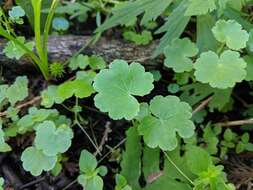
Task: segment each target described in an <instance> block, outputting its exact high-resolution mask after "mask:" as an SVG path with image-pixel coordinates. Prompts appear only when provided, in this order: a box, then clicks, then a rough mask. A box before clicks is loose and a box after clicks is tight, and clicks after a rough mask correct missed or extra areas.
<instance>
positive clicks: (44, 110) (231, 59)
mask: <svg viewBox="0 0 253 190" xmlns="http://www.w3.org/2000/svg"><path fill="white" fill-rule="evenodd" d="M49 2H50V3H48V1H46V0H45V1H42V0H31V1H29V2H28V3H27V2H24V1H22V0H19V1H17V3H18V6H13V7H12V9H11V10H9V11H8V13H6V11H4V10H3V9H1V13H0V22H1V25H0V35H1V36H3V37H5V38H6V39H8V40H9V42H8V43H7V44H6V47H5V48H4V50H3V52H4V53H5V55H6V56H7V57H9V58H11V59H20V58H21V57H23V56H28V57H29V58H31V59H32V60H33V62H34V63H35V64H36V66H37V67H38V68H39V69H40V70H41V72H42V74H43V76H44V78H45V79H46V80H49V79H57V78H61V77H62V76H65V75H66V73H67V72H71V73H73V74H74V77H72V78H71V79H69V80H66V81H64V82H62V83H61V84H58V85H56V84H54V83H49V85H48V86H47V88H46V89H43V91H42V92H41V93H40V95H39V96H38V97H34V98H33V99H32V100H34V101H39V100H41V102H40V105H39V106H37V107H36V106H31V107H30V108H29V109H28V111H27V112H24V111H22V108H24V107H26V106H27V104H25V103H26V102H27V100H30V97H29V94H30V93H29V80H28V78H27V77H26V76H19V77H17V78H16V80H15V81H14V82H13V83H12V84H0V111H1V112H0V152H9V151H11V150H12V147H11V146H10V145H9V144H8V140H9V139H10V138H15V137H16V136H17V135H27V134H34V137H33V143H32V144H31V145H29V146H28V147H26V148H25V149H24V150H22V153H21V155H20V160H21V161H22V165H23V168H24V170H25V171H27V172H30V173H31V174H32V175H33V176H39V175H41V174H42V173H43V172H51V174H52V175H55V176H57V175H59V173H60V172H61V170H62V168H63V163H64V162H65V161H66V160H67V159H68V158H66V155H67V154H66V152H67V151H68V150H69V148H70V147H71V144H72V140H73V138H74V136H75V134H74V131H75V128H78V129H77V130H81V131H83V132H84V135H85V138H88V139H89V140H90V141H91V144H92V146H94V148H95V151H96V153H95V154H92V153H90V152H89V151H88V150H86V147H83V150H82V151H81V152H80V159H79V169H80V172H79V176H78V177H77V181H78V183H79V184H80V185H81V186H82V187H83V189H86V190H102V189H103V186H104V182H103V177H104V176H105V175H107V173H108V171H107V168H106V167H105V166H102V165H101V161H102V160H103V159H104V158H105V157H102V158H101V160H97V158H98V157H96V155H97V152H100V150H99V148H98V147H97V145H96V143H94V142H93V141H92V139H91V137H90V136H89V134H88V133H87V132H86V130H85V125H86V122H87V121H86V118H85V117H84V116H83V115H82V114H81V113H82V111H83V110H84V109H86V108H87V107H86V105H85V103H84V102H83V101H81V100H83V99H86V100H94V106H95V107H96V110H97V111H98V112H102V113H104V114H107V115H108V117H109V118H110V119H111V120H123V119H124V120H127V121H129V125H131V127H129V129H128V130H127V132H126V139H125V140H126V141H125V150H124V151H123V153H122V159H121V160H120V166H121V169H119V171H117V172H115V173H114V174H115V184H116V185H115V190H131V189H133V190H141V189H143V190H157V189H161V190H163V189H164V190H165V189H176V190H190V189H194V190H235V186H234V185H233V184H232V183H230V182H229V181H228V179H227V175H226V173H225V171H224V166H222V164H221V161H222V160H223V159H226V158H227V157H228V155H229V152H230V151H234V152H235V153H237V154H239V153H241V152H244V151H252V150H253V144H252V142H251V141H250V132H247V131H246V130H248V129H250V128H251V127H252V126H249V125H248V126H243V127H242V129H241V131H242V133H236V132H235V131H233V129H229V128H227V129H224V128H223V126H224V125H225V126H226V125H227V123H226V122H225V123H224V122H220V123H215V122H213V121H212V120H211V119H210V117H207V116H208V114H210V113H216V114H223V113H227V112H229V111H232V110H234V109H235V108H236V106H235V105H234V102H235V100H234V99H233V96H232V94H233V92H234V89H235V86H236V85H237V84H238V83H239V85H240V84H241V85H242V84H244V83H245V84H246V85H248V86H249V87H250V88H252V80H253V77H252V76H253V57H252V53H253V48H252V44H253V30H252V28H253V25H252V24H251V23H250V21H251V19H252V15H251V14H250V13H248V12H247V9H246V8H247V6H248V5H249V4H250V3H252V1H251V0H159V3H157V2H158V0H135V1H117V0H101V1H99V0H98V1H85V2H83V1H77V2H74V3H70V2H66V3H64V4H60V5H59V6H58V7H57V5H58V4H59V1H58V0H53V1H52V2H51V1H49ZM29 6H30V8H32V10H33V12H32V13H31V12H29V11H28V10H29V9H27V7H29ZM94 13H95V18H96V21H97V23H96V24H97V29H96V31H95V35H94V36H95V38H94V39H97V38H99V37H100V36H101V35H102V33H103V32H104V31H106V30H108V29H111V28H113V27H116V26H119V27H121V32H122V37H123V38H124V39H125V40H127V41H130V42H132V43H135V44H136V45H148V44H150V43H152V41H154V40H153V39H155V38H158V37H157V36H161V35H162V37H161V39H160V42H159V43H158V45H157V47H156V50H155V52H154V54H153V55H151V56H152V57H153V58H154V61H155V57H157V56H160V55H161V54H162V55H164V62H163V65H162V66H163V70H164V72H166V73H170V74H171V75H172V78H171V80H167V79H165V78H164V74H163V73H161V72H160V71H159V70H148V69H147V68H145V67H144V66H143V65H142V64H141V63H138V61H137V62H135V61H133V62H131V63H128V62H127V61H125V60H121V59H116V60H114V61H112V62H111V63H109V64H107V63H106V61H104V59H103V58H102V57H100V56H97V55H91V56H88V55H84V54H81V53H78V54H76V55H74V56H73V57H71V58H70V59H69V60H67V61H66V62H65V63H55V62H52V63H50V61H49V58H48V49H47V41H48V36H49V32H50V30H51V26H52V28H53V30H55V31H58V32H59V33H61V32H63V31H67V30H68V28H69V27H70V26H71V20H72V19H77V20H78V21H79V22H84V21H85V20H86V19H87V17H88V16H89V14H92V17H94ZM25 15H26V16H27V17H28V18H29V21H30V23H31V25H32V26H33V28H34V32H35V39H34V41H29V42H27V40H26V39H25V38H24V37H23V36H17V35H16V33H15V30H14V29H13V26H15V25H20V24H23V23H24V16H25ZM31 15H33V16H34V17H32V16H31ZM54 15H55V16H54ZM102 15H106V16H107V17H106V19H105V21H104V22H102ZM43 17H45V18H44V21H43ZM158 18H161V19H162V18H163V19H164V18H166V19H164V24H163V25H162V26H160V25H159V22H158V21H157V20H158ZM68 19H69V20H68ZM42 23H44V25H42ZM189 23H190V24H195V25H196V31H193V32H192V31H191V32H188V33H187V32H185V31H187V30H188V29H187V26H188V24H189ZM42 26H43V28H42ZM139 29H141V30H139ZM34 47H35V49H34ZM66 71H67V72H66ZM166 80H167V81H166ZM164 81H165V84H166V86H167V89H166V90H167V91H166V92H165V93H162V94H159V93H157V91H156V90H155V88H156V85H157V84H158V83H160V82H164ZM153 92H155V94H154V93H153ZM250 95H251V94H250ZM250 95H249V96H250ZM70 100H73V101H70ZM30 101H31V100H30ZM68 101H69V102H71V103H69V102H68ZM202 101H203V102H204V103H205V104H202V103H203V102H202ZM67 102H68V104H67ZM201 102H202V103H201ZM33 103H34V102H33V101H32V103H31V104H33ZM31 104H30V103H29V105H31ZM199 104H200V106H197V105H199ZM57 105H61V106H63V107H64V108H65V109H67V110H68V111H69V112H70V113H71V114H69V115H68V116H66V115H64V114H63V113H62V112H61V110H60V109H59V108H58V106H57ZM203 105H204V106H203ZM205 107H206V108H205ZM56 108H58V109H56ZM193 108H195V109H193ZM21 111H22V112H21ZM243 115H244V116H245V117H252V115H253V113H252V111H251V108H250V107H248V109H247V110H244V113H243ZM112 130H113V129H112ZM112 151H113V150H112ZM161 155H162V156H161ZM38 163H39V164H38ZM140 179H141V180H140ZM140 181H141V182H142V183H140ZM3 184H4V182H3V179H2V178H0V189H1V186H2V185H3Z"/></svg>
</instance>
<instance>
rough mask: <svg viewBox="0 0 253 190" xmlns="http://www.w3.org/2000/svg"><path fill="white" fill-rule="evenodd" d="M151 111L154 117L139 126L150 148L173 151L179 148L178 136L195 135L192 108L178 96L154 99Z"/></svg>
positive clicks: (187, 136) (145, 119)
mask: <svg viewBox="0 0 253 190" xmlns="http://www.w3.org/2000/svg"><path fill="white" fill-rule="evenodd" d="M150 111H151V113H152V115H149V116H147V117H145V118H144V119H143V120H142V121H141V122H140V124H139V126H138V131H139V134H140V135H142V136H143V138H144V142H145V143H146V144H147V145H148V146H149V147H151V148H156V147H159V148H161V149H162V150H170V151H171V150H174V149H175V148H176V147H177V144H178V143H177V134H178V135H179V136H180V137H182V138H189V137H191V136H192V135H193V134H194V128H195V127H194V124H193V122H192V121H191V120H190V118H191V116H192V113H191V107H190V106H189V105H188V104H187V103H185V102H181V101H180V99H179V98H177V97H176V96H166V97H163V96H156V97H154V98H153V99H152V100H151V102H150Z"/></svg>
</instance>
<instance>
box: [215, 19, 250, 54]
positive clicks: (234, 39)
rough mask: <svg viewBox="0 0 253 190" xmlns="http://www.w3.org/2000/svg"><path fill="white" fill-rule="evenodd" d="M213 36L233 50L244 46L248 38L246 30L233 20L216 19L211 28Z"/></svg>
mask: <svg viewBox="0 0 253 190" xmlns="http://www.w3.org/2000/svg"><path fill="white" fill-rule="evenodd" d="M212 32H213V34H214V36H215V38H216V39H217V40H218V41H219V42H221V43H226V45H227V46H228V47H229V48H230V49H233V50H240V49H242V48H245V47H246V43H247V41H248V39H249V34H248V32H247V31H245V30H242V26H241V25H240V24H239V23H237V22H236V21H235V20H228V21H225V20H218V21H217V22H216V24H215V26H214V27H213V29H212Z"/></svg>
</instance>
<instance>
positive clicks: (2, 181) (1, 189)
mask: <svg viewBox="0 0 253 190" xmlns="http://www.w3.org/2000/svg"><path fill="white" fill-rule="evenodd" d="M3 186H4V178H2V177H0V190H4V189H3V188H4V187H3Z"/></svg>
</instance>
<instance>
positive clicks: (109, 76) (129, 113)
mask: <svg viewBox="0 0 253 190" xmlns="http://www.w3.org/2000/svg"><path fill="white" fill-rule="evenodd" d="M153 81H154V79H153V75H152V74H151V73H148V72H145V70H144V67H143V66H141V65H140V64H139V63H132V64H130V65H128V64H127V62H126V61H123V60H115V61H113V62H112V63H111V64H110V66H109V69H104V70H101V71H100V72H99V74H98V75H97V76H96V77H95V81H94V84H93V87H94V89H95V90H96V91H97V92H98V94H97V95H96V96H95V105H96V107H98V108H99V109H100V110H101V111H103V112H108V113H109V116H110V117H111V118H112V119H115V120H116V119H122V118H125V119H128V120H131V119H133V118H134V117H135V116H136V115H137V114H138V112H139V110H140V104H139V102H138V101H137V100H136V98H135V97H134V96H144V95H146V94H148V93H149V92H150V91H151V90H152V89H153V87H154V86H153Z"/></svg>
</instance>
